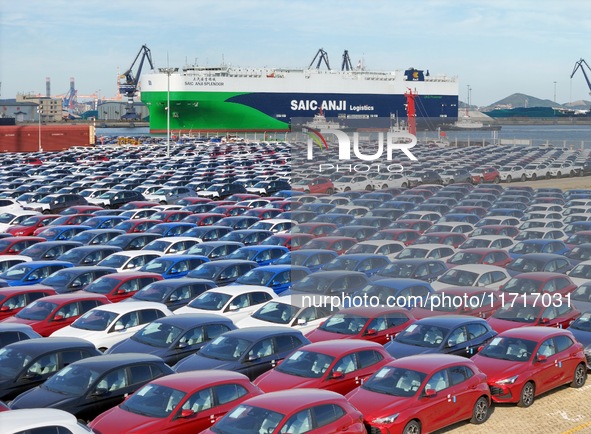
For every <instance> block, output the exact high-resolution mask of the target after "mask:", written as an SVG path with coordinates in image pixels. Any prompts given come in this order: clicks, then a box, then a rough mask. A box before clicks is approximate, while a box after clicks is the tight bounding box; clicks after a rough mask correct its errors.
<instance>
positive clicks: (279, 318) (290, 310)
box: [252, 301, 300, 324]
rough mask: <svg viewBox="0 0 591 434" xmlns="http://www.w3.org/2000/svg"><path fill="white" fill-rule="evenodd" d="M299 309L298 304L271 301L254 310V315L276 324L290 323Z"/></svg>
mask: <svg viewBox="0 0 591 434" xmlns="http://www.w3.org/2000/svg"><path fill="white" fill-rule="evenodd" d="M299 311H300V309H299V308H298V307H297V306H292V305H291V304H287V303H279V302H276V301H271V302H269V303H267V304H265V305H264V306H263V307H261V308H260V309H259V310H257V311H256V312H254V313H253V314H252V317H253V318H256V319H259V320H261V321H267V322H271V323H275V324H290V323H291V321H292V320H293V319H294V318H295V316H296V315H297V314H298V312H299Z"/></svg>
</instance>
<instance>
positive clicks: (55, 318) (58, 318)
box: [53, 315, 64, 321]
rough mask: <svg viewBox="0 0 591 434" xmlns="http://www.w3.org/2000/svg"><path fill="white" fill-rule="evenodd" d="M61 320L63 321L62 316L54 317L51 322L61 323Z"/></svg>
mask: <svg viewBox="0 0 591 434" xmlns="http://www.w3.org/2000/svg"><path fill="white" fill-rule="evenodd" d="M63 319H64V316H63V315H56V316H54V317H53V320H54V321H62V320H63Z"/></svg>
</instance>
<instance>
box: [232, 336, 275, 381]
mask: <svg viewBox="0 0 591 434" xmlns="http://www.w3.org/2000/svg"><path fill="white" fill-rule="evenodd" d="M277 360H278V358H277V354H276V349H275V346H274V342H273V338H272V337H268V338H263V339H260V340H259V341H257V342H255V343H254V344H253V345H252V346H251V348H250V349H249V350H248V351H247V352H246V353H245V355H244V356H243V357H242V360H241V364H242V367H241V368H239V372H241V373H243V374H245V375H246V376H247V377H248V378H250V379H251V380H254V379H255V378H256V377H258V376H259V375H261V374H262V373H264V372H266V371H268V370H269V369H271V368H272V367H273V365H274V364H275V363H276V362H277Z"/></svg>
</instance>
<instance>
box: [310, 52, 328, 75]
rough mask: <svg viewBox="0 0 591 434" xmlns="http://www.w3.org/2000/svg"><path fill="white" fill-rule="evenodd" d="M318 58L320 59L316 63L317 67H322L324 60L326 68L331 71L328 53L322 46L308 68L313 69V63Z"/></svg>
mask: <svg viewBox="0 0 591 434" xmlns="http://www.w3.org/2000/svg"><path fill="white" fill-rule="evenodd" d="M316 59H318V63H316V69H320V65H322V62H324V64H325V65H326V68H327V69H328V70H329V71H330V64H329V63H328V53H327V52H326V51H324V50H323V49H322V48H320V49H319V50H318V52H317V53H316V55H315V56H314V58H313V59H312V62H310V66H308V69H312V65H314V62H316Z"/></svg>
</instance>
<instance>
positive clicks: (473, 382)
mask: <svg viewBox="0 0 591 434" xmlns="http://www.w3.org/2000/svg"><path fill="white" fill-rule="evenodd" d="M447 371H448V378H449V381H450V387H449V390H448V396H449V398H448V399H451V403H452V404H455V409H456V412H455V414H453V415H452V420H450V423H453V422H457V421H461V420H465V419H468V418H470V417H471V415H472V409H473V408H474V403H475V402H476V401H477V400H478V398H480V396H481V394H482V392H481V391H480V390H478V389H477V386H478V384H479V383H480V379H479V378H478V377H477V376H475V375H474V371H472V370H471V369H470V368H468V367H467V366H463V365H457V366H452V367H450V368H448V370H447Z"/></svg>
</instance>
